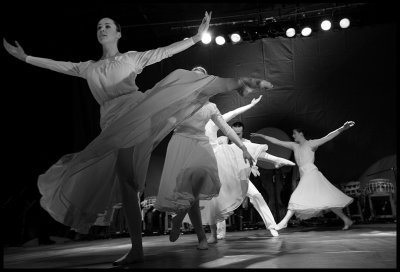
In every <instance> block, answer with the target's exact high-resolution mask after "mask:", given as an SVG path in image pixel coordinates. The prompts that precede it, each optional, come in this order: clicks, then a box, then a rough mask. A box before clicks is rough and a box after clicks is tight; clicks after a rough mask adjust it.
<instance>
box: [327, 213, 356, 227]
mask: <svg viewBox="0 0 400 272" xmlns="http://www.w3.org/2000/svg"><path fill="white" fill-rule="evenodd" d="M331 211H332V212H334V213H335V214H336V215H337V216H339V218H340V219H342V220H343V222H344V227H343V230H347V229H349V228H350V227H351V225H353V221H352V220H351V219H350V218H348V217H347V216H346V215H345V214H344V213H343V210H342V209H341V208H333V209H331Z"/></svg>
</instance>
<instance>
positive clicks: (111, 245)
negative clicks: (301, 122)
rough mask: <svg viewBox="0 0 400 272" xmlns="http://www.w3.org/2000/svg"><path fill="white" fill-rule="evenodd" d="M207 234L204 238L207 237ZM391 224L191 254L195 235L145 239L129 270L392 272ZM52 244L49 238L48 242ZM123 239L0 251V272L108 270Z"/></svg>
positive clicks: (239, 235) (309, 232)
mask: <svg viewBox="0 0 400 272" xmlns="http://www.w3.org/2000/svg"><path fill="white" fill-rule="evenodd" d="M208 235H209V233H207V236H208ZM396 236H397V233H396V224H393V223H390V224H365V225H353V227H352V228H351V229H350V230H347V231H342V230H340V228H338V227H324V226H320V227H292V228H287V229H284V230H281V231H280V236H279V237H272V236H271V235H270V234H269V232H267V231H266V230H251V231H237V232H227V236H226V239H225V240H220V241H219V242H218V243H217V244H213V245H209V249H208V250H197V249H196V245H197V238H196V235H195V234H184V235H181V236H180V238H179V239H178V240H177V241H176V242H175V243H171V242H169V240H168V235H162V236H145V237H143V246H144V252H145V262H144V263H140V264H135V265H132V266H130V267H129V268H397V262H396V250H397V244H396V240H397V239H396V238H397V237H396ZM52 239H53V240H54V237H53V238H52ZM129 248H130V243H129V238H114V239H104V240H94V241H79V242H78V241H71V240H65V241H59V240H58V242H57V244H54V245H48V246H29V247H9V248H4V256H3V258H4V259H3V262H4V264H3V267H4V268H113V267H112V265H111V263H112V262H113V261H114V260H116V259H118V258H119V257H121V256H122V255H123V254H125V253H126V252H127V251H128V249H129Z"/></svg>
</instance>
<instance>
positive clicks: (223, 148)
mask: <svg viewBox="0 0 400 272" xmlns="http://www.w3.org/2000/svg"><path fill="white" fill-rule="evenodd" d="M260 99H261V96H260V97H259V98H258V99H253V101H252V103H251V104H250V105H251V106H250V105H247V106H244V107H241V108H238V109H236V110H234V111H231V112H228V113H226V114H224V115H223V117H224V119H225V120H226V121H229V120H231V119H233V118H234V117H235V116H237V115H238V114H241V113H243V112H244V111H246V110H248V109H250V108H251V107H253V106H254V105H255V104H257V103H258V102H259V100H260ZM232 129H233V130H234V131H235V132H236V134H237V135H238V136H239V138H240V139H241V141H242V142H243V144H244V145H246V147H247V150H248V151H249V152H250V154H251V155H252V156H253V157H254V158H255V159H256V160H263V161H267V162H270V163H272V164H274V165H275V167H276V168H279V167H281V166H283V165H291V166H293V165H295V164H294V163H293V162H291V161H289V160H286V159H284V158H280V157H276V156H273V155H271V154H269V153H267V152H266V151H267V150H268V145H260V144H255V143H252V142H251V141H249V140H247V139H244V138H243V129H244V125H243V124H242V123H241V122H236V123H234V124H233V125H232ZM217 131H218V129H216V128H215V125H214V124H212V123H211V122H209V123H208V124H207V126H206V132H207V135H208V136H209V138H210V142H211V143H212V145H213V146H214V152H215V156H216V158H217V162H218V171H219V177H220V180H221V184H222V186H221V190H220V193H219V195H218V197H216V198H213V199H211V200H210V201H202V202H201V203H200V204H201V206H204V209H203V210H202V216H203V218H204V219H203V222H204V223H206V224H209V225H210V229H211V236H210V238H209V239H208V243H217V240H218V232H217V229H218V226H217V223H219V222H224V221H225V219H226V218H228V217H229V216H230V215H231V214H233V212H234V210H235V209H237V208H238V207H239V206H240V204H241V203H242V202H243V200H244V199H245V198H246V197H249V198H250V202H251V203H252V204H253V206H254V207H255V209H256V210H257V212H258V213H259V214H260V216H261V218H262V219H263V221H264V224H265V226H266V228H267V229H268V230H269V231H270V233H271V234H272V235H273V236H279V234H278V232H277V231H276V230H275V229H274V227H275V226H276V222H275V219H274V217H273V215H272V213H271V211H270V209H269V207H268V205H267V203H266V202H265V200H264V198H263V196H262V195H261V193H260V192H259V191H258V190H257V188H256V187H255V186H254V184H253V183H252V182H251V181H250V180H249V176H250V173H251V172H253V174H256V175H257V174H258V171H257V169H254V168H256V167H255V166H254V167H253V169H252V168H250V167H249V165H248V164H247V165H246V164H244V163H242V162H241V161H240V160H238V154H239V153H238V151H239V150H238V149H237V148H236V146H234V145H229V144H228V142H227V138H226V137H224V136H221V137H219V138H218V143H219V144H215V143H217ZM213 143H214V144H213ZM221 228H222V227H221V226H220V229H221ZM222 231H223V230H222ZM219 235H220V236H221V232H220V233H219ZM221 238H223V237H221Z"/></svg>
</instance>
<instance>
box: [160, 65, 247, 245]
mask: <svg viewBox="0 0 400 272" xmlns="http://www.w3.org/2000/svg"><path fill="white" fill-rule="evenodd" d="M193 70H194V71H196V72H199V73H206V70H205V69H204V68H202V67H196V68H194V69H193ZM210 119H211V120H213V122H214V123H215V124H216V125H217V126H218V127H219V128H220V129H221V130H222V131H223V133H224V134H225V135H227V136H228V137H229V138H230V139H231V140H232V141H233V142H234V143H235V144H236V145H237V146H238V147H239V148H240V149H241V152H242V156H243V158H242V160H243V161H249V163H250V164H251V165H252V161H253V158H252V157H251V155H250V154H249V152H248V151H247V148H246V146H245V145H244V144H243V143H242V142H241V141H240V139H239V137H238V136H237V135H236V133H235V132H234V131H233V130H232V128H231V127H230V126H229V125H228V124H227V123H226V122H225V121H224V119H223V118H222V116H221V114H220V112H219V110H218V108H217V106H216V105H215V104H214V103H211V102H207V103H206V104H205V105H204V106H203V107H202V108H201V109H200V110H199V111H197V112H196V113H195V114H194V115H193V116H191V117H189V118H188V119H186V120H185V121H183V122H182V123H181V124H179V126H178V127H177V128H176V129H175V130H174V134H173V136H172V137H171V140H170V141H169V143H168V148H167V154H166V157H165V163H164V168H163V171H162V174H161V181H160V187H159V189H158V194H157V199H156V203H155V204H154V208H155V209H157V210H159V211H166V212H173V213H175V214H176V216H175V217H173V219H172V230H171V233H170V241H171V242H174V241H176V240H177V239H178V238H179V234H180V227H181V224H182V221H183V219H184V217H185V215H186V213H188V214H189V218H190V221H191V222H192V224H193V227H194V229H195V231H196V234H197V238H198V241H199V244H198V246H197V248H198V249H207V248H208V246H207V238H206V235H205V233H204V230H203V227H202V222H201V216H200V209H199V200H204V199H211V198H213V197H215V196H217V195H218V193H219V190H220V186H221V183H220V180H219V177H218V168H217V161H216V159H215V155H214V152H213V149H212V147H211V145H210V142H209V138H208V137H207V136H206V135H205V125H206V123H207V122H208V121H209V120H210Z"/></svg>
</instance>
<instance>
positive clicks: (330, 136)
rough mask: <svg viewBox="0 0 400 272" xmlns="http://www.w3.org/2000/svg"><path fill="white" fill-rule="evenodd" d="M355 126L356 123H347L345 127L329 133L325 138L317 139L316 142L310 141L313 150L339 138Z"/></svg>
mask: <svg viewBox="0 0 400 272" xmlns="http://www.w3.org/2000/svg"><path fill="white" fill-rule="evenodd" d="M354 125H355V122H354V121H347V122H345V123H344V124H343V126H341V127H340V128H338V129H336V130H334V131H332V132H329V133H328V134H327V135H326V136H325V137H322V138H320V139H316V140H310V143H311V145H312V147H313V148H317V147H318V146H320V145H323V144H324V143H326V142H328V141H330V140H332V139H333V138H335V137H336V136H338V135H339V134H340V133H342V132H343V131H345V130H348V129H349V128H351V127H353V126H354Z"/></svg>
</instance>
